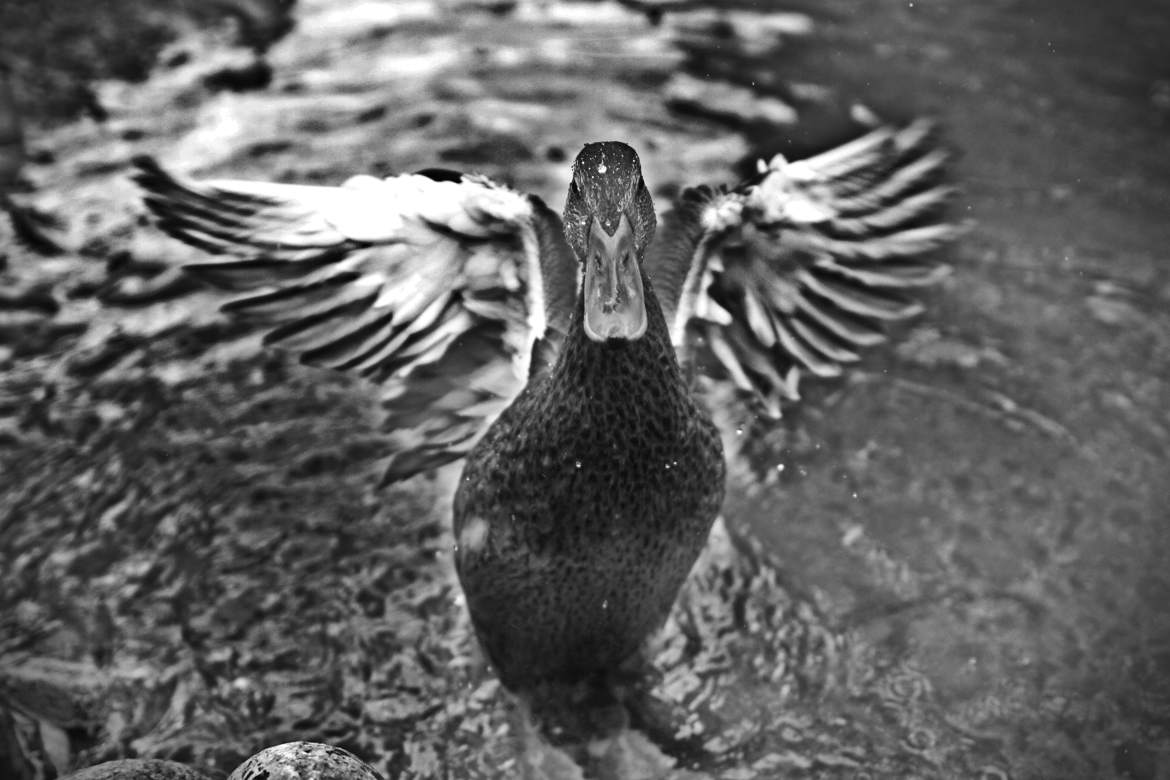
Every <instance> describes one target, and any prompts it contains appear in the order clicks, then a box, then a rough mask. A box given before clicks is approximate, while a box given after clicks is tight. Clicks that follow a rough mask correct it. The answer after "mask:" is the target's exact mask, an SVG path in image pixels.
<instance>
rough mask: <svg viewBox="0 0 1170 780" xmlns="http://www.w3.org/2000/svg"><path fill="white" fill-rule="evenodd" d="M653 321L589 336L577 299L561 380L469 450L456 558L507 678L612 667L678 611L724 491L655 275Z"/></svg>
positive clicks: (710, 429)
mask: <svg viewBox="0 0 1170 780" xmlns="http://www.w3.org/2000/svg"><path fill="white" fill-rule="evenodd" d="M646 289H647V291H650V292H649V294H648V296H647V302H646V303H647V314H648V317H649V324H648V329H647V332H646V334H645V336H643V337H642V338H641V339H638V340H635V341H631V342H619V343H604V344H602V343H597V342H593V341H590V340H589V339H588V338H587V337H586V336H585V334H584V330H583V328H582V327H581V324H580V318H581V301H580V300H579V301H578V303H577V308H576V310H575V312H574V317H573V321H572V323H571V326H570V332H569V334H568V337H567V339H566V342H565V346H564V348H563V351H562V353H561V356H560V360H559V361H558V363H557V365H556V366H555V367H554V368H553V370H552V371H551V373H550V374H549V375H547V376H545V377H542V378H541V379H539V380H537V381H536V382H534V383H533V384H531V385H529V386H528V387H527V388H526V389H525V390H524V392H523V393H521V395H520V396H519V397H518V398H517V399H516V401H515V402H514V403H513V404H512V405H511V406H510V407H509V408H508V409H507V410H506V411H505V412H504V413H503V414H502V415H501V416H500V417H499V419H498V420H497V421H496V423H495V424H494V425H493V426H492V427H491V428H490V429H489V430H488V432H487V433H486V434H485V436H484V438H483V439H482V440H481V441H480V443H479V444H478V445H477V447H476V448H475V449H474V450H473V451H472V453H471V454H470V455H469V456H468V460H467V465H466V466H465V468H464V471H463V478H462V481H461V482H460V485H459V489H458V492H457V493H456V496H455V512H454V514H455V516H454V521H455V533H456V538H457V540H458V549H457V551H456V556H455V560H456V567H457V569H458V571H459V576H460V579H461V581H462V584H463V589H464V591H465V593H466V595H467V602H468V607H469V609H470V612H471V617H472V621H473V623H474V625H475V628H476V632H477V633H478V635H479V637H480V641H481V642H482V644H483V647H484V648H485V650H486V652H487V654H488V656H489V657H490V658H491V660H492V662H493V663H494V665H495V666H496V668H497V671H498V673H499V675H500V677H501V679H502V680H503V682H504V683H505V684H506V685H508V686H509V687H513V688H516V687H523V686H525V685H528V684H531V683H535V682H539V681H544V680H558V681H562V680H563V681H571V680H573V679H579V678H583V677H586V676H588V675H591V674H593V673H598V672H603V671H606V670H610V669H614V668H616V667H617V666H618V665H619V664H621V662H622V661H624V660H625V659H626V658H628V657H629V656H630V655H632V654H633V653H634V652H635V651H637V649H638V647H639V646H640V644H641V643H642V641H643V640H644V639H645V638H646V637H647V636H648V635H649V634H650V633H651V632H652V631H654V629H656V628H657V627H658V626H659V625H660V624H661V622H662V621H663V620H664V619H665V618H666V615H667V613H668V611H669V609H670V606H671V604H672V602H673V600H674V598H675V596H676V594H677V591H678V588H679V586H680V585H681V584H682V581H683V579H684V578H685V577H686V574H687V572H688V571H689V569H690V567H691V565H692V564H693V563H694V560H695V558H696V557H697V556H698V554H699V552H700V551H701V550H702V548H703V544H704V542H705V541H706V538H707V533H708V531H709V530H710V528H711V524H712V522H713V521H714V520H715V517H716V515H717V514H718V511H719V507H720V504H721V502H722V499H723V482H724V464H723V453H722V447H721V444H720V440H719V436H718V433H717V431H716V429H715V427H714V425H713V424H712V422H711V420H710V418H709V417H708V416H707V413H706V412H705V411H704V410H703V409H702V408H701V407H700V406H699V404H698V403H697V402H696V400H695V399H694V398H693V397H692V395H691V393H690V390H689V388H688V386H687V384H686V383H685V382H684V381H683V378H682V375H681V373H680V370H679V367H678V363H677V360H676V358H675V352H674V349H673V347H672V346H671V343H670V338H669V334H668V331H667V327H666V322H665V320H664V319H663V315H662V312H661V309H660V308H659V305H658V303H657V300H656V299H655V298H654V297H653V293H652V291H651V288H650V285H649V284H648V283H647V284H646Z"/></svg>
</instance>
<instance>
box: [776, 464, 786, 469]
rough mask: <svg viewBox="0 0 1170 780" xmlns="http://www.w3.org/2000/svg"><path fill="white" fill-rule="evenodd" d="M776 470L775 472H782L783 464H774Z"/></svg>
mask: <svg viewBox="0 0 1170 780" xmlns="http://www.w3.org/2000/svg"><path fill="white" fill-rule="evenodd" d="M776 470H777V471H783V470H784V464H783V463H777V464H776Z"/></svg>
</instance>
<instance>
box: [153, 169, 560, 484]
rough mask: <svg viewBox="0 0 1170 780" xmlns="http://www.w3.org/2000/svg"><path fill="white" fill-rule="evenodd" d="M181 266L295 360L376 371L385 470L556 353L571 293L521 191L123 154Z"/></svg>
mask: <svg viewBox="0 0 1170 780" xmlns="http://www.w3.org/2000/svg"><path fill="white" fill-rule="evenodd" d="M136 165H137V167H138V171H137V173H136V175H135V179H136V181H137V182H138V184H139V185H140V186H141V187H142V189H143V190H144V199H145V202H146V205H147V207H148V208H149V209H150V210H151V211H152V212H153V213H154V215H155V216H156V218H157V224H158V226H159V227H160V228H162V229H163V230H164V231H166V232H167V233H169V234H170V235H172V236H174V237H176V238H179V239H181V240H183V241H185V242H187V243H188V244H191V245H192V246H195V247H198V248H200V249H202V250H204V251H206V252H208V253H211V254H217V255H230V256H231V258H230V259H226V260H224V261H223V262H209V263H200V264H196V265H191V266H188V267H187V270H188V271H189V272H191V273H194V274H196V275H197V276H199V277H200V278H202V279H204V280H205V281H207V282H209V283H211V284H213V285H216V286H218V287H221V288H223V289H226V290H229V291H231V292H233V293H240V294H241V295H240V296H239V297H236V298H234V299H233V300H230V301H229V302H228V303H227V304H225V305H224V307H223V308H224V310H225V311H227V312H230V313H231V314H232V315H234V316H236V317H238V318H240V319H242V320H245V321H248V322H254V323H258V324H260V325H261V326H264V327H265V328H267V332H266V335H265V338H264V340H265V343H267V344H274V345H278V346H280V347H283V348H286V349H288V350H291V351H293V352H295V353H297V354H299V355H300V357H301V360H302V361H303V362H305V363H309V364H312V365H318V366H326V367H330V368H335V369H340V370H344V371H351V372H355V373H357V374H359V375H361V376H364V377H367V378H369V379H371V380H373V381H375V382H378V383H380V384H381V390H382V394H381V400H382V404H383V407H384V408H385V410H386V412H387V419H386V427H387V429H388V430H391V431H392V432H393V436H392V438H393V439H394V452H393V455H392V457H391V460H390V464H389V466H388V468H387V472H386V480H387V481H395V480H398V479H404V478H406V477H409V476H411V475H413V474H416V473H418V472H420V471H423V470H426V469H429V468H433V467H435V466H439V465H442V464H444V463H447V462H450V461H452V460H457V459H458V458H460V457H462V456H463V455H465V454H466V453H467V452H468V451H469V450H470V448H471V446H472V445H473V444H474V442H475V441H476V440H477V439H478V437H479V435H480V434H481V433H482V432H483V430H484V429H485V428H486V427H487V425H488V424H489V423H490V421H491V420H492V419H494V417H495V416H496V415H497V414H499V412H500V411H502V410H503V408H504V407H506V406H507V404H508V403H509V402H510V401H511V400H512V398H513V397H514V396H515V395H516V394H517V393H518V392H519V391H520V390H521V389H522V388H523V386H524V384H525V382H526V381H527V379H528V378H529V376H531V375H534V374H539V373H540V372H541V371H544V370H546V369H547V367H548V365H550V364H551V362H552V361H553V360H555V357H556V353H557V349H558V347H559V344H560V342H561V339H562V337H563V334H564V333H565V332H566V330H567V320H568V315H569V312H570V311H571V302H572V300H573V298H574V296H575V294H576V262H575V261H574V260H573V259H572V253H571V251H570V250H569V249H568V247H567V246H566V245H565V243H564V238H563V232H562V230H561V225H560V220H559V218H558V217H557V215H556V214H554V213H552V212H551V211H550V210H549V209H548V207H547V206H545V205H544V203H543V202H541V201H540V200H539V199H538V198H536V197H534V196H528V195H523V194H521V193H518V192H515V191H513V190H511V189H508V188H506V187H503V186H501V185H499V184H496V183H494V182H492V181H490V180H488V179H486V178H483V177H475V176H464V175H460V174H457V173H453V172H449V171H434V170H432V171H425V172H421V173H418V174H406V175H400V176H392V177H388V178H385V179H377V178H373V177H370V176H358V177H354V178H352V179H350V180H349V181H347V182H346V183H345V184H344V185H343V186H341V187H316V186H304V185H289V184H265V183H259V182H244V181H202V182H197V181H192V180H189V179H184V178H180V177H178V176H174V175H172V174H170V173H168V172H167V171H165V170H163V169H162V168H161V167H160V166H159V165H158V164H157V163H156V162H155V161H154V160H152V159H149V158H140V159H138V160H136Z"/></svg>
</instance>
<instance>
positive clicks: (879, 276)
mask: <svg viewBox="0 0 1170 780" xmlns="http://www.w3.org/2000/svg"><path fill="white" fill-rule="evenodd" d="M933 141H934V133H933V129H932V127H931V125H930V124H929V123H928V122H924V121H920V122H915V123H913V124H911V125H908V126H906V127H904V128H900V129H895V128H889V127H886V128H881V129H878V130H874V131H873V132H871V133H869V134H868V135H865V136H863V137H861V138H858V139H856V140H854V141H852V142H850V143H847V144H845V145H844V146H840V147H838V148H836V149H832V150H830V151H827V152H825V153H823V154H820V155H818V156H816V157H811V158H808V159H805V160H800V161H798V162H791V163H790V162H788V161H786V160H785V159H784V158H783V157H780V156H777V157H775V158H773V159H772V161H771V162H770V163H768V164H767V165H765V164H764V163H763V162H761V163H760V171H759V174H758V175H757V176H755V177H754V178H752V179H750V180H748V181H746V182H744V183H742V184H740V185H739V186H737V187H735V188H733V189H730V190H726V189H715V188H712V187H706V186H703V187H697V188H694V189H689V190H686V191H685V192H684V193H683V194H682V196H681V197H680V199H679V201H678V202H677V203H676V204H675V207H674V209H673V211H671V212H669V213H668V214H666V215H665V216H664V218H663V221H662V224H661V226H660V228H659V239H658V240H657V241H656V242H655V244H654V245H653V246H652V247H651V250H650V252H649V254H648V257H647V270H648V272H649V274H650V276H651V279H652V280H653V282H654V287H655V292H656V293H657V294H658V298H659V300H660V301H661V302H662V305H663V309H664V310H665V313H666V316H667V322H669V323H672V326H671V327H672V337H673V339H674V343H675V346H676V348H677V349H678V351H679V356H680V360H682V361H683V362H684V364H686V363H688V362H693V363H696V364H702V365H703V366H704V367H709V368H708V370H713V372H715V373H720V374H722V375H725V376H726V377H727V378H729V379H730V380H731V381H732V382H734V383H735V385H736V386H737V387H738V388H740V389H741V390H744V391H746V392H748V393H750V394H751V396H752V397H754V398H755V399H757V400H758V401H759V402H760V405H761V407H762V409H763V410H764V411H766V412H767V413H769V414H771V415H773V416H779V414H780V404H781V402H782V401H783V400H785V399H788V400H795V399H797V398H798V394H797V385H798V381H799V379H800V377H801V375H803V374H805V373H808V374H812V375H814V376H819V377H832V376H836V375H838V374H840V373H841V370H842V365H843V364H847V363H851V362H853V361H856V360H858V359H859V351H860V350H861V348H863V347H868V346H871V345H873V344H876V343H878V342H881V341H882V340H884V338H885V336H884V333H883V330H882V324H883V323H884V322H888V321H892V320H901V319H906V318H908V317H911V316H913V315H915V314H917V313H918V312H919V311H920V310H921V308H922V306H921V304H920V303H918V302H917V301H916V300H915V299H914V297H913V293H914V292H915V290H917V289H919V288H922V287H925V286H927V285H930V284H933V283H935V282H936V281H938V280H939V279H940V278H942V277H943V276H945V275H946V273H947V272H948V270H949V269H948V268H947V267H946V266H943V265H940V264H938V263H937V262H932V261H931V260H930V259H929V258H927V257H924V255H925V254H926V253H929V252H930V251H931V250H933V249H936V248H937V247H939V246H941V245H943V244H944V243H946V242H948V241H950V240H951V239H953V238H954V237H955V236H956V235H958V234H959V233H960V232H961V231H962V230H963V227H962V226H959V225H955V224H949V223H947V222H945V221H944V220H943V217H942V210H943V207H944V205H945V203H946V201H947V200H948V199H949V197H950V195H951V194H952V188H950V187H948V186H946V185H945V184H943V183H941V181H940V180H941V179H942V174H943V166H944V163H945V162H946V159H947V155H946V153H945V152H943V151H940V150H938V149H936V148H935V147H934V144H933Z"/></svg>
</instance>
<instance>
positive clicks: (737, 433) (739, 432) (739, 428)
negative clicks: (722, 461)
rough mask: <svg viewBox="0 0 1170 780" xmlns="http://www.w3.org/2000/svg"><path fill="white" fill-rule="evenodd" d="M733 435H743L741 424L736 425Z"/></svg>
mask: <svg viewBox="0 0 1170 780" xmlns="http://www.w3.org/2000/svg"><path fill="white" fill-rule="evenodd" d="M735 435H736V436H743V426H742V425H739V426H736V428H735Z"/></svg>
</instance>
